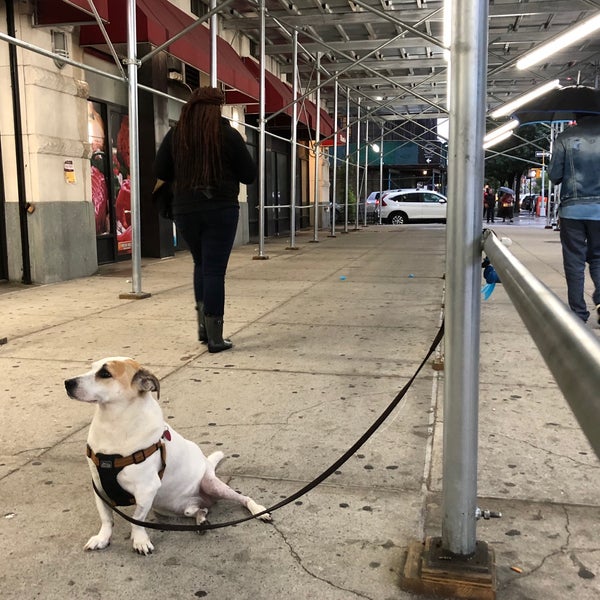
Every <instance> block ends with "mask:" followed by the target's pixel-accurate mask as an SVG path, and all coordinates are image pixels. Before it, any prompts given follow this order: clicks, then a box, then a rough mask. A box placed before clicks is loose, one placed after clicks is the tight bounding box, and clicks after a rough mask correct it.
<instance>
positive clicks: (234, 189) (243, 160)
mask: <svg viewBox="0 0 600 600" xmlns="http://www.w3.org/2000/svg"><path fill="white" fill-rule="evenodd" d="M224 101H225V97H224V95H223V92H221V91H220V90H219V89H217V88H212V87H200V88H198V89H196V90H194V92H192V95H191V97H190V99H189V100H188V102H187V103H186V104H185V105H184V106H183V108H182V110H181V115H180V118H179V122H178V123H177V125H176V126H175V127H174V128H173V129H171V130H169V132H168V133H167V135H166V136H165V138H164V139H163V141H162V143H161V145H160V147H159V149H158V152H157V155H156V161H155V174H156V177H157V178H158V179H161V180H163V181H167V182H171V183H172V184H173V199H172V207H171V209H172V214H173V219H174V221H175V224H176V226H177V230H178V232H179V234H180V235H181V237H182V238H183V239H184V240H185V242H186V244H187V245H188V247H189V249H190V252H191V254H192V258H193V260H194V277H193V282H194V296H195V300H196V311H197V317H198V339H199V341H201V342H205V343H207V344H208V350H209V352H222V351H223V350H229V349H230V348H231V347H232V346H233V344H232V343H231V341H230V340H228V339H224V338H223V315H224V312H225V272H226V270H227V264H228V262H229V256H230V254H231V249H232V248H233V243H234V240H235V234H236V231H237V224H238V219H239V211H240V206H239V202H238V194H239V191H240V183H245V184H250V183H252V182H253V181H254V179H255V178H256V163H255V162H254V160H253V158H252V156H251V155H250V152H249V151H248V148H247V146H246V143H245V141H244V139H243V138H242V136H241V135H240V133H239V132H238V131H236V130H235V129H234V128H233V127H232V126H231V125H230V124H229V121H227V120H226V119H224V118H223V117H222V116H221V105H222V104H223V103H224Z"/></svg>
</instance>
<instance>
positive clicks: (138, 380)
mask: <svg viewBox="0 0 600 600" xmlns="http://www.w3.org/2000/svg"><path fill="white" fill-rule="evenodd" d="M131 385H132V386H134V387H136V386H137V388H138V390H140V392H156V396H157V397H158V398H160V382H159V381H158V379H157V377H156V375H153V374H152V373H150V371H147V370H146V369H140V370H139V371H138V372H137V373H136V374H135V375H134V376H133V380H132V381H131Z"/></svg>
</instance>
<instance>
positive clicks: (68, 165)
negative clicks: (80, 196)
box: [63, 160, 77, 183]
mask: <svg viewBox="0 0 600 600" xmlns="http://www.w3.org/2000/svg"><path fill="white" fill-rule="evenodd" d="M63 169H64V173H65V182H66V183H77V180H76V179H75V167H74V166H73V161H72V160H65V164H64V168H63Z"/></svg>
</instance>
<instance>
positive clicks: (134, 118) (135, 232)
mask: <svg viewBox="0 0 600 600" xmlns="http://www.w3.org/2000/svg"><path fill="white" fill-rule="evenodd" d="M127 30H128V31H127V59H126V60H125V62H126V63H127V78H128V81H127V88H128V95H129V182H130V186H131V187H130V190H131V293H130V294H119V297H121V298H147V297H148V296H150V294H145V293H144V292H142V255H141V231H140V221H141V219H140V186H139V182H140V165H139V144H138V130H139V126H138V90H137V69H138V66H139V64H140V63H139V61H138V60H137V58H136V52H137V38H136V16H135V0H128V2H127Z"/></svg>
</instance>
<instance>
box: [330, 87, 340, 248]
mask: <svg viewBox="0 0 600 600" xmlns="http://www.w3.org/2000/svg"><path fill="white" fill-rule="evenodd" d="M337 114H338V81H337V79H336V80H335V84H334V86H333V189H332V199H331V237H335V215H336V205H337V166H338V164H337V160H338V118H337Z"/></svg>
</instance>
